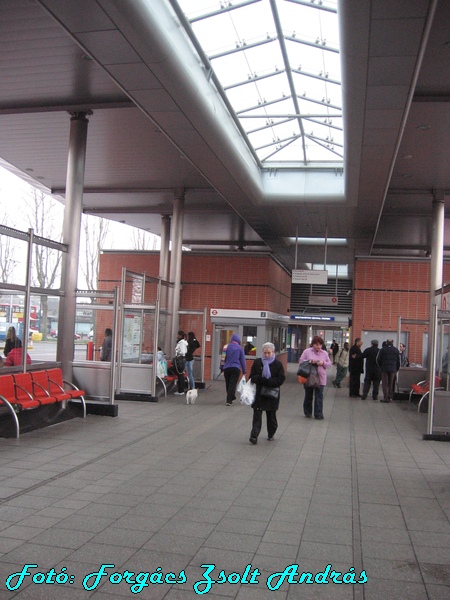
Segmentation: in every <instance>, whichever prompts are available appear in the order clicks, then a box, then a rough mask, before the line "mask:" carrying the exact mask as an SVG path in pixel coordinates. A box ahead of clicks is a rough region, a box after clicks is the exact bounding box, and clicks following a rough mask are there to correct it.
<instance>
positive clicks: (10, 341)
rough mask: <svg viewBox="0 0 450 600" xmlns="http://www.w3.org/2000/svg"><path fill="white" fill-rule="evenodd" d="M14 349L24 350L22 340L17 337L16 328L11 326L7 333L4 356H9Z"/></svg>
mask: <svg viewBox="0 0 450 600" xmlns="http://www.w3.org/2000/svg"><path fill="white" fill-rule="evenodd" d="M13 348H22V340H21V339H20V338H18V337H17V335H16V328H15V327H13V326H12V325H11V327H9V328H8V331H7V332H6V338H5V347H4V349H3V354H4V355H5V356H8V354H9V353H10V352H11V350H12V349H13Z"/></svg>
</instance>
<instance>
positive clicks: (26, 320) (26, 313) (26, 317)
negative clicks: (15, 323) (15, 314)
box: [22, 229, 34, 373]
mask: <svg viewBox="0 0 450 600" xmlns="http://www.w3.org/2000/svg"><path fill="white" fill-rule="evenodd" d="M33 241H34V232H33V230H32V229H29V230H28V249H27V250H28V252H27V270H26V284H25V285H26V288H27V290H26V293H25V305H24V307H23V331H22V337H23V339H22V368H23V372H24V373H25V372H26V370H27V349H28V338H29V335H28V332H29V331H30V306H31V266H32V264H33Z"/></svg>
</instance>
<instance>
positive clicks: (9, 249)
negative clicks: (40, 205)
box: [0, 213, 17, 283]
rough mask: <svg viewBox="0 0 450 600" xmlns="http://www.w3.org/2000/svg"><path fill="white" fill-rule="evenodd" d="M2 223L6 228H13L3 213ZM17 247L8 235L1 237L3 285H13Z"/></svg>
mask: <svg viewBox="0 0 450 600" xmlns="http://www.w3.org/2000/svg"><path fill="white" fill-rule="evenodd" d="M0 222H1V223H2V224H3V225H5V226H6V227H8V226H11V225H10V223H9V219H8V215H7V214H6V213H3V215H1V216H0ZM15 250H16V247H15V246H14V243H13V238H10V237H9V236H7V235H0V281H1V282H2V283H13V282H12V274H13V272H14V267H15V266H16V263H17V261H16V260H15Z"/></svg>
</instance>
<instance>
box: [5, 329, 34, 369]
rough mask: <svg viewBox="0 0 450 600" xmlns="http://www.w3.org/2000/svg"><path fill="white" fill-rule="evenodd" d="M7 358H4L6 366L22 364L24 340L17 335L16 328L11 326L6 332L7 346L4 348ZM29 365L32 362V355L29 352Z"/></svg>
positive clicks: (27, 359)
mask: <svg viewBox="0 0 450 600" xmlns="http://www.w3.org/2000/svg"><path fill="white" fill-rule="evenodd" d="M3 354H4V356H5V359H4V360H3V359H2V366H4V367H18V366H20V365H21V364H22V360H23V354H22V340H21V339H20V338H19V337H18V336H17V333H16V328H15V327H13V326H11V327H9V328H8V331H7V332H6V338H5V347H4V349H3ZM26 361H27V365H30V364H31V358H30V355H29V354H28V352H27V358H26Z"/></svg>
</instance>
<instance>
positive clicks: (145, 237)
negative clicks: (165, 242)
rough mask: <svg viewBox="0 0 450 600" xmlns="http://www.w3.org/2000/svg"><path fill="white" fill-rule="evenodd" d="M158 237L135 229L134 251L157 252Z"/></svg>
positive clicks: (132, 240) (132, 236)
mask: <svg viewBox="0 0 450 600" xmlns="http://www.w3.org/2000/svg"><path fill="white" fill-rule="evenodd" d="M157 242H158V237H157V236H156V235H154V234H151V233H147V231H143V230H142V229H138V228H137V227H134V228H133V231H132V235H131V243H132V248H133V250H156V249H157V248H158V243H157Z"/></svg>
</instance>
